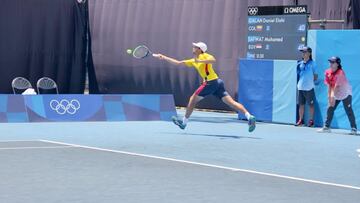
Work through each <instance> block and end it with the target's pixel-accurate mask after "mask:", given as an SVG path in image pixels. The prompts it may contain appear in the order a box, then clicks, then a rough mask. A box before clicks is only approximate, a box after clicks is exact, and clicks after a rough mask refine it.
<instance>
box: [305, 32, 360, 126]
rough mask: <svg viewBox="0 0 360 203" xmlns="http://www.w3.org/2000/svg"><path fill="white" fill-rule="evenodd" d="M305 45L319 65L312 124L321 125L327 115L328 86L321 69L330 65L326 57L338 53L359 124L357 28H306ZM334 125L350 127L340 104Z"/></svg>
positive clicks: (359, 37) (359, 39) (359, 42)
mask: <svg viewBox="0 0 360 203" xmlns="http://www.w3.org/2000/svg"><path fill="white" fill-rule="evenodd" d="M308 45H309V46H310V47H312V48H313V58H314V60H315V61H316V63H317V65H318V72H319V78H320V80H321V83H320V85H318V86H316V88H315V92H316V97H317V104H316V109H315V110H316V113H315V124H316V125H318V126H322V125H323V122H324V120H325V117H326V109H327V105H328V101H327V87H326V86H325V84H324V83H323V81H324V71H325V69H327V68H328V67H329V64H328V61H327V59H328V58H329V57H330V56H333V55H336V56H339V57H340V58H341V60H342V65H343V69H344V71H345V74H346V76H347V78H348V80H349V82H350V84H351V86H352V89H353V108H354V112H355V116H356V118H357V119H356V120H357V125H358V126H360V120H359V116H360V63H359V60H360V31H359V30H309V32H308ZM331 127H333V128H345V129H349V128H350V124H349V121H348V118H347V116H346V113H345V111H344V109H343V105H342V104H340V105H339V106H338V108H337V110H336V112H335V116H334V119H333V122H332V126H331Z"/></svg>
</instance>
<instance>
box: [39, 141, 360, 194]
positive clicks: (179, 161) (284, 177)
mask: <svg viewBox="0 0 360 203" xmlns="http://www.w3.org/2000/svg"><path fill="white" fill-rule="evenodd" d="M39 141H42V142H47V143H52V144H61V145H66V146H73V147H78V148H84V149H91V150H98V151H104V152H113V153H118V154H126V155H132V156H140V157H146V158H152V159H160V160H166V161H173V162H178V163H186V164H192V165H198V166H205V167H211V168H218V169H224V170H230V171H235V172H245V173H252V174H258V175H264V176H270V177H276V178H283V179H289V180H296V181H302V182H307V183H315V184H320V185H327V186H334V187H341V188H347V189H355V190H360V187H356V186H351V185H344V184H337V183H330V182H323V181H317V180H311V179H304V178H297V177H292V176H285V175H278V174H273V173H265V172H259V171H253V170H246V169H240V168H232V167H226V166H218V165H214V164H206V163H200V162H194V161H186V160H181V159H172V158H166V157H160V156H152V155H147V154H139V153H133V152H126V151H118V150H111V149H104V148H98V147H89V146H84V145H77V144H69V143H64V142H56V141H50V140H39Z"/></svg>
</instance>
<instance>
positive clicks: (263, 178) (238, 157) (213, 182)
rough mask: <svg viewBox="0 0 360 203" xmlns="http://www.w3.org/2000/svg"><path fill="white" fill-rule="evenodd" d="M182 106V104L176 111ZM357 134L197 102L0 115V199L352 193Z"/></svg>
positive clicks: (359, 190)
mask: <svg viewBox="0 0 360 203" xmlns="http://www.w3.org/2000/svg"><path fill="white" fill-rule="evenodd" d="M180 114H183V112H182V111H180ZM359 142H360V137H359V136H350V135H347V134H346V132H345V131H342V130H339V131H336V132H335V133H332V134H319V133H316V130H315V129H314V128H296V127H293V126H289V125H277V124H267V123H259V124H258V127H257V130H256V131H255V132H254V133H251V134H250V133H248V132H247V124H246V123H245V122H242V121H239V120H237V119H236V115H235V114H230V113H213V112H211V113H210V112H196V113H195V114H194V119H193V120H192V122H191V123H190V125H189V126H188V128H187V129H186V130H184V131H183V130H180V129H179V128H177V127H176V126H174V125H173V124H172V123H170V122H164V121H155V122H83V123H32V124H25V123H24V124H14V123H13V124H1V141H0V152H1V153H0V161H1V163H3V164H2V167H1V168H0V176H1V180H2V181H1V183H0V191H1V192H0V198H1V199H2V201H3V202H357V201H358V200H359V199H360V174H359V171H360V158H359V157H358V154H357V152H356V149H357V148H358V143H359Z"/></svg>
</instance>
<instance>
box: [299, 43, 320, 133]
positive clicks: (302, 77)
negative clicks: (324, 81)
mask: <svg viewBox="0 0 360 203" xmlns="http://www.w3.org/2000/svg"><path fill="white" fill-rule="evenodd" d="M300 51H301V52H302V60H301V61H299V63H298V66H297V73H298V76H299V81H298V84H297V89H298V104H299V120H298V122H297V123H296V125H295V126H303V125H304V111H305V104H306V103H308V104H309V106H310V119H309V122H308V125H307V126H308V127H313V126H314V103H315V99H316V98H315V91H314V87H315V82H314V81H316V80H317V78H318V74H317V72H316V64H315V61H314V60H313V59H312V49H311V48H310V47H303V48H302V49H300Z"/></svg>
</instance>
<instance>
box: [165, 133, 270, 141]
mask: <svg viewBox="0 0 360 203" xmlns="http://www.w3.org/2000/svg"><path fill="white" fill-rule="evenodd" d="M163 134H176V135H185V136H202V137H214V138H220V139H254V140H261V139H263V138H260V137H253V136H238V135H220V134H206V133H186V132H182V133H166V132H164V133H163Z"/></svg>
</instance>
